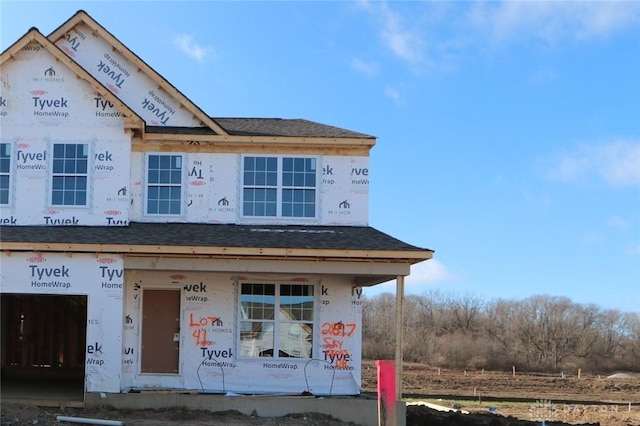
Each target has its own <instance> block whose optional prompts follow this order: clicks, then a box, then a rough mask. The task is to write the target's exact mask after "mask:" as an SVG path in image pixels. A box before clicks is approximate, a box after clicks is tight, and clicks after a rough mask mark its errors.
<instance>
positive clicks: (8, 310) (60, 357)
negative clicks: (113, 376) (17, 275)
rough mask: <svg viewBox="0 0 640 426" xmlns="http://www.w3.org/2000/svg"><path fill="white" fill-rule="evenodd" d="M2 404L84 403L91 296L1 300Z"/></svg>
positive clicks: (10, 296)
mask: <svg viewBox="0 0 640 426" xmlns="http://www.w3.org/2000/svg"><path fill="white" fill-rule="evenodd" d="M0 300H1V306H0V308H1V309H2V339H1V340H2V389H1V391H2V399H3V400H5V399H23V400H33V399H38V400H58V401H67V400H68V401H83V400H84V376H85V354H86V335H87V296H78V295H42V294H1V295H0Z"/></svg>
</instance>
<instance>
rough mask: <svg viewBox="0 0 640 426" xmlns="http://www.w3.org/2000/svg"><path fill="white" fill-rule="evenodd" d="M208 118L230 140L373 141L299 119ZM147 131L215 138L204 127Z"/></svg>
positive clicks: (152, 129) (211, 132)
mask: <svg viewBox="0 0 640 426" xmlns="http://www.w3.org/2000/svg"><path fill="white" fill-rule="evenodd" d="M211 118H212V119H213V120H214V121H215V122H216V123H218V125H219V126H220V127H222V128H223V129H224V130H225V131H226V132H227V133H229V134H230V135H232V136H283V137H321V138H372V139H373V138H374V136H370V135H366V134H364V133H358V132H354V131H352V130H347V129H341V128H339V127H335V126H329V125H327V124H322V123H316V122H314V121H309V120H304V119H299V118H296V119H284V118H216V117H211ZM146 131H147V133H165V132H166V133H179V134H196V135H207V134H211V135H213V134H215V133H214V132H213V131H212V130H211V129H209V128H206V127H171V126H147V129H146Z"/></svg>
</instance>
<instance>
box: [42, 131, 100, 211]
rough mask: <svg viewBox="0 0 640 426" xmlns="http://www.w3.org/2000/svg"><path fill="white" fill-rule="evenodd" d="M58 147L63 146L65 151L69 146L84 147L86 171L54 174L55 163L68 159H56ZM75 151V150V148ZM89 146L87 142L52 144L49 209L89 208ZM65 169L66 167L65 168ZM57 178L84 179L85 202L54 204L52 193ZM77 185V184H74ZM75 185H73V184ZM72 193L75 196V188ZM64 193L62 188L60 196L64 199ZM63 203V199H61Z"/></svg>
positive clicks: (75, 158) (76, 159) (76, 158)
mask: <svg viewBox="0 0 640 426" xmlns="http://www.w3.org/2000/svg"><path fill="white" fill-rule="evenodd" d="M58 145H63V146H65V151H66V149H67V148H66V147H67V146H70V145H76V147H77V146H85V147H86V150H87V153H86V165H87V168H86V171H85V172H84V173H78V172H77V170H76V172H75V173H69V172H67V171H66V170H65V171H63V172H56V161H60V160H63V161H65V162H66V161H67V160H69V159H70V158H68V157H66V156H64V157H62V158H58V157H56V152H55V151H56V146H58ZM76 149H77V148H76ZM73 159H74V160H75V161H78V157H74V158H73ZM91 164H92V162H91V144H90V143H89V142H53V143H52V144H51V169H50V170H51V171H50V173H49V176H50V178H51V183H50V185H49V205H50V206H51V207H54V208H65V209H67V208H71V209H72V208H80V209H82V208H88V207H90V203H89V200H90V198H91ZM65 167H66V166H65ZM57 177H84V178H85V179H86V182H85V189H84V191H85V200H84V204H75V203H74V204H64V203H55V202H54V191H55V190H56V188H54V187H55V185H56V178H57ZM76 183H77V182H76ZM74 185H75V183H74ZM73 191H74V193H76V194H77V188H74V189H73ZM64 193H65V188H62V194H63V198H64ZM63 201H64V199H63Z"/></svg>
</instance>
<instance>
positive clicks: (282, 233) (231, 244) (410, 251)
mask: <svg viewBox="0 0 640 426" xmlns="http://www.w3.org/2000/svg"><path fill="white" fill-rule="evenodd" d="M0 242H2V249H3V250H9V251H21V250H29V251H74V252H76V251H87V252H115V253H132V254H135V253H139V254H157V255H159V254H165V255H180V254H189V255H196V256H197V255H215V256H222V257H235V258H237V257H238V256H242V257H258V258H273V257H284V258H289V259H295V258H322V259H327V258H332V259H344V260H358V259H359V260H364V261H367V262H375V261H383V262H394V261H396V262H403V263H417V262H420V261H423V260H427V259H430V258H431V256H432V254H433V251H432V250H429V249H424V248H420V247H416V246H413V245H411V244H407V243H405V242H402V241H400V240H398V239H396V238H393V237H391V236H389V235H387V234H385V233H383V232H381V231H378V230H377V229H374V228H372V227H369V226H300V225H231V224H198V223H139V222H132V223H130V224H129V225H128V226H124V227H120V226H116V227H114V226H4V227H2V232H1V233H0ZM83 246H84V248H83Z"/></svg>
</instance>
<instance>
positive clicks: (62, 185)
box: [51, 143, 89, 206]
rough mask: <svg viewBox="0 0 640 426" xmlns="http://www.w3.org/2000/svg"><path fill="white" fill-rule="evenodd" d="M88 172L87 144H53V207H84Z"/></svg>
mask: <svg viewBox="0 0 640 426" xmlns="http://www.w3.org/2000/svg"><path fill="white" fill-rule="evenodd" d="M88 170H89V145H88V144H86V143H64V144H63V143H56V144H54V145H53V174H52V186H51V188H52V189H51V204H52V205H54V206H86V205H87V184H88V180H89V175H88Z"/></svg>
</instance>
